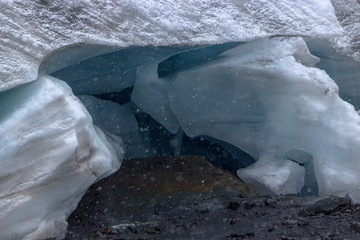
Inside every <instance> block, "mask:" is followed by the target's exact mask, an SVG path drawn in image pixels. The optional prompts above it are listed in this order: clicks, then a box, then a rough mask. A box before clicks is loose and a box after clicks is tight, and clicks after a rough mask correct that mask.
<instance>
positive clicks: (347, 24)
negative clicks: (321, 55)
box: [330, 0, 360, 61]
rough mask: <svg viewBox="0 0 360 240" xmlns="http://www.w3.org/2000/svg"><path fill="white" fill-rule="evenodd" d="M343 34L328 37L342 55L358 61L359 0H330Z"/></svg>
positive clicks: (359, 40) (359, 32) (359, 36)
mask: <svg viewBox="0 0 360 240" xmlns="http://www.w3.org/2000/svg"><path fill="white" fill-rule="evenodd" d="M331 3H332V5H333V6H334V9H335V15H336V17H337V18H338V20H339V22H340V25H341V27H342V28H343V29H344V31H343V34H340V35H339V36H336V37H334V38H331V39H330V42H331V43H332V44H333V46H334V47H335V48H336V49H337V50H338V51H340V52H341V53H342V54H343V55H347V56H349V57H351V58H353V59H355V60H356V61H360V2H359V1H358V0H347V1H344V0H331Z"/></svg>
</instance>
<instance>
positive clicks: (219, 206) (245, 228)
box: [66, 156, 360, 240]
mask: <svg viewBox="0 0 360 240" xmlns="http://www.w3.org/2000/svg"><path fill="white" fill-rule="evenodd" d="M68 221H69V227H68V234H67V237H66V239H67V240H75V239H76V240H85V239H88V240H93V239H107V240H110V239H112V240H120V239H139V240H140V239H360V205H358V204H351V203H350V201H349V200H348V199H346V198H337V197H331V196H322V197H304V198H300V197H298V196H296V195H285V196H264V195H261V194H259V193H258V192H257V191H256V189H255V188H253V187H251V186H248V185H246V184H244V183H242V182H241V180H239V179H238V178H236V177H235V176H234V175H232V174H231V173H230V172H228V171H226V170H223V169H220V168H217V167H214V166H213V165H211V164H210V163H209V162H208V161H207V160H204V159H203V158H202V157H198V156H178V157H157V158H147V159H133V160H125V161H124V163H123V165H122V167H121V169H120V170H119V171H118V172H117V173H115V174H114V175H112V176H110V177H109V178H107V179H104V180H102V181H100V182H98V183H96V184H95V185H93V186H92V187H91V188H90V189H89V191H88V192H87V193H86V195H85V196H84V198H83V199H82V201H81V202H80V204H79V206H78V208H77V209H76V211H75V212H74V213H73V214H72V215H71V216H70V218H69V220H68Z"/></svg>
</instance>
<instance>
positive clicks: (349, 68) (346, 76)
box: [306, 39, 360, 110]
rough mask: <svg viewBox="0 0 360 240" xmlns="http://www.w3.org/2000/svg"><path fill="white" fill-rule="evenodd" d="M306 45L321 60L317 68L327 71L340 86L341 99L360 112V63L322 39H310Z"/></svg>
mask: <svg viewBox="0 0 360 240" xmlns="http://www.w3.org/2000/svg"><path fill="white" fill-rule="evenodd" d="M306 43H307V45H308V47H309V49H310V51H311V53H312V54H314V55H316V56H318V57H319V58H320V59H321V61H319V63H318V64H316V67H318V68H320V69H323V70H325V71H326V73H327V74H329V76H330V77H331V78H332V79H334V80H335V81H336V84H337V85H338V86H339V95H340V97H341V98H342V99H344V100H345V101H347V102H349V103H351V104H352V105H354V106H355V108H356V109H357V110H359V109H360V94H359V93H360V62H357V61H355V60H354V59H353V58H350V57H346V56H344V55H341V54H339V53H337V52H336V51H335V49H334V48H332V47H331V45H330V44H329V43H328V42H326V41H324V40H322V39H311V40H310V39H308V40H307V41H306ZM357 52H358V51H357Z"/></svg>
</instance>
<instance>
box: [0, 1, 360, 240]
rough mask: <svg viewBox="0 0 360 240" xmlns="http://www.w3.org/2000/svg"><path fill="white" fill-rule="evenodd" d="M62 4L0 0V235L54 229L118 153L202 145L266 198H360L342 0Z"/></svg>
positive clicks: (351, 39) (183, 150)
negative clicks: (309, 196)
mask: <svg viewBox="0 0 360 240" xmlns="http://www.w3.org/2000/svg"><path fill="white" fill-rule="evenodd" d="M66 2H67V3H66V4H65V3H62V2H50V1H38V2H32V1H22V2H16V1H9V2H6V1H4V2H1V3H0V19H1V25H0V49H1V50H0V60H1V65H0V146H1V148H0V166H1V167H0V239H5V240H7V239H45V238H49V237H57V238H59V239H62V238H64V234H65V233H66V227H67V222H66V219H67V217H68V216H69V215H70V213H71V212H72V211H73V210H74V209H75V208H76V206H77V204H78V202H79V201H80V199H81V197H82V196H83V194H84V193H85V192H86V190H87V188H88V187H89V186H90V185H91V184H93V183H94V182H96V181H99V180H100V179H102V178H104V177H106V176H109V175H110V174H112V173H113V172H115V171H116V170H118V169H119V168H120V166H121V162H122V160H123V159H124V158H137V157H145V156H160V155H179V154H200V155H206V156H207V158H208V159H209V160H210V161H211V162H212V163H213V164H215V165H218V166H221V167H223V168H227V169H229V170H230V171H231V172H233V173H234V174H236V175H237V176H238V177H239V178H240V179H242V180H243V181H245V182H246V183H250V184H253V185H254V186H256V187H257V188H258V189H259V190H261V191H262V192H263V193H266V194H288V193H293V194H299V195H301V196H308V195H324V194H329V195H337V196H345V195H346V196H347V197H349V198H350V199H351V200H352V201H354V202H359V201H360V175H359V171H360V159H359V155H360V150H359V149H360V148H359V146H360V116H359V114H358V112H357V111H356V110H358V109H359V108H360V94H359V90H360V82H359V77H360V63H359V62H360V57H359V56H360V55H359V47H358V45H359V39H360V38H359V29H358V28H359V27H358V26H359V19H360V18H355V17H354V16H350V15H347V14H346V13H347V12H348V11H350V10H349V5H348V3H345V1H328V0H322V1H317V3H313V2H312V1H303V2H301V3H298V2H297V1H291V2H289V1H266V2H264V1H256V0H254V1H252V0H251V1H239V2H237V1H222V2H220V3H217V4H215V3H213V2H212V1H202V2H200V1H199V2H198V3H197V4H195V3H193V2H192V1H174V2H173V3H168V2H167V1H141V4H139V3H138V2H136V1H126V2H125V1H124V2H121V1H118V2H116V1H113V2H112V1H95V0H94V1H84V2H76V1H66ZM139 2H140V1H139ZM195 2H197V1H195ZM351 4H352V5H351V8H356V9H360V4H359V3H358V2H356V1H352V3H351ZM175 9H176V10H175ZM349 18H350V19H349ZM19 223H21V224H19Z"/></svg>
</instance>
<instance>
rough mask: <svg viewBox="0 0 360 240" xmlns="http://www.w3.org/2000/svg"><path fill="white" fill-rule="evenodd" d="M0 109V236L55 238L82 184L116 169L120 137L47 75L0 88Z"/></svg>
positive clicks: (82, 190)
mask: <svg viewBox="0 0 360 240" xmlns="http://www.w3.org/2000/svg"><path fill="white" fill-rule="evenodd" d="M0 112H1V115H0V142H1V148H0V166H1V167H0V179H1V181H0V239H45V238H48V237H57V238H58V239H62V238H63V237H64V234H65V232H66V227H67V222H66V219H67V217H68V216H69V215H70V213H71V212H72V211H73V210H74V209H75V208H76V206H77V203H78V202H79V201H80V199H81V197H82V196H83V194H85V192H86V190H87V188H88V187H89V186H90V185H91V184H92V183H93V182H95V181H97V180H100V179H102V178H104V177H106V176H108V175H110V174H111V173H113V172H114V171H116V170H117V169H118V168H119V167H120V164H121V160H122V158H123V153H124V152H123V147H122V141H121V139H120V138H119V137H116V136H114V135H108V134H104V132H103V131H102V130H100V129H99V128H97V127H94V125H93V123H92V121H91V117H90V116H89V113H88V112H87V111H86V109H85V107H84V106H83V105H82V104H81V103H80V101H79V100H78V99H77V98H76V97H75V96H74V95H73V94H72V92H71V89H70V88H69V87H68V86H67V85H66V84H65V83H64V82H62V81H60V80H57V79H54V78H52V77H49V76H41V77H40V78H39V79H37V80H36V81H34V82H32V83H28V84H24V85H22V86H18V87H16V88H13V89H11V90H8V91H6V92H2V93H0Z"/></svg>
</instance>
